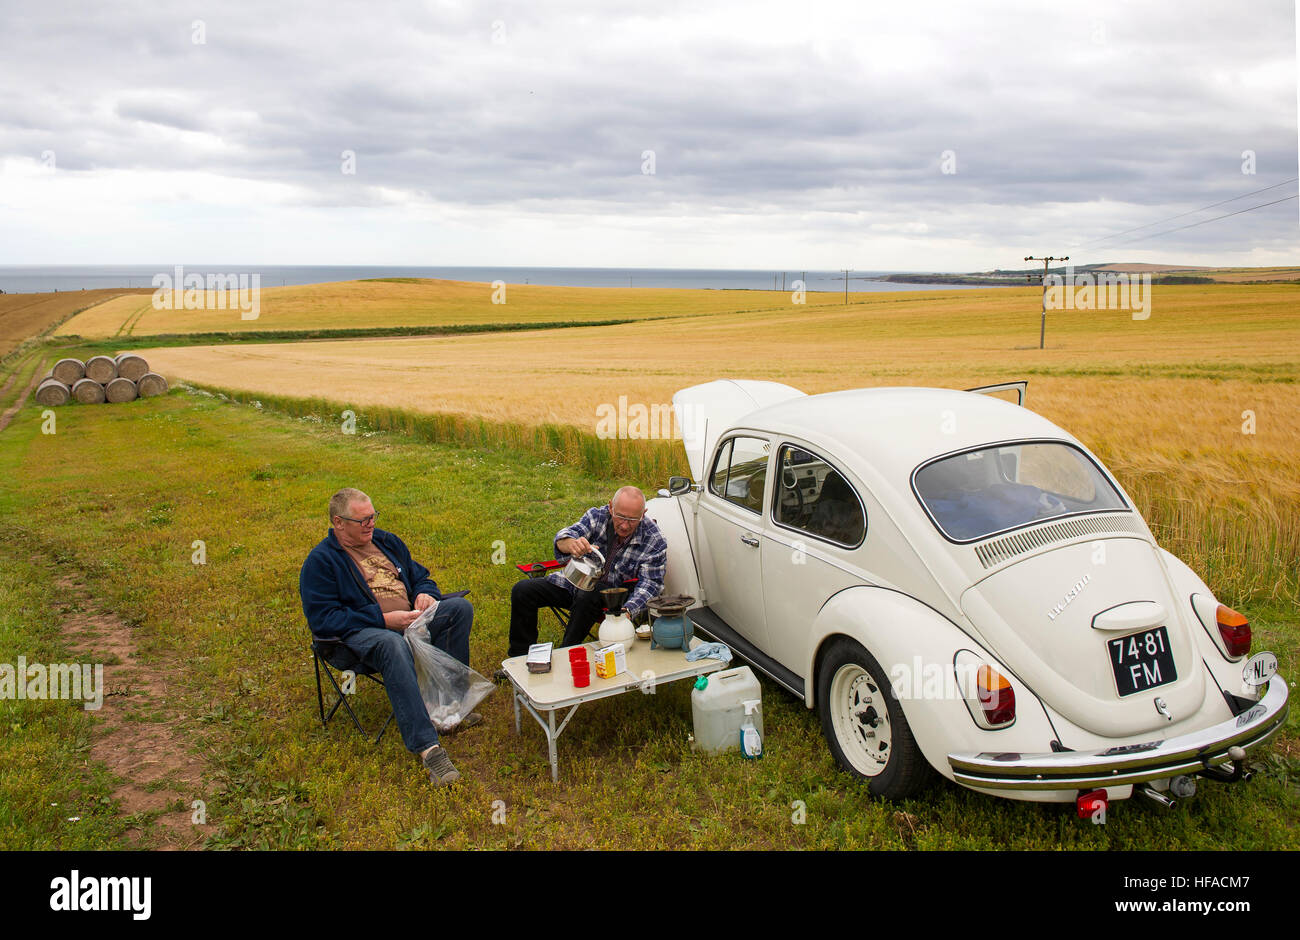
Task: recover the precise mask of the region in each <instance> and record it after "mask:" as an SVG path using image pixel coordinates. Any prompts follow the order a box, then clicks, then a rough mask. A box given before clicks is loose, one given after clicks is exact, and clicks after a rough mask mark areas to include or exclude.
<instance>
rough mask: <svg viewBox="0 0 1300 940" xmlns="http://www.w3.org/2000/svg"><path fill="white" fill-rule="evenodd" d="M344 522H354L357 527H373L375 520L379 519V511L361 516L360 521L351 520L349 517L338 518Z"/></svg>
mask: <svg viewBox="0 0 1300 940" xmlns="http://www.w3.org/2000/svg"><path fill="white" fill-rule="evenodd" d="M339 518H340V519H342V520H343V521H344V522H355V523H356V524H357V525H363V526H365V525H374V524H375V520H376V519H378V518H379V510H375V511H374V512H372V513H371V514H370V515H368V516H362V517H361V518H360V519H353V518H352V517H351V516H339Z"/></svg>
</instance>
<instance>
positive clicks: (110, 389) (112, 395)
mask: <svg viewBox="0 0 1300 940" xmlns="http://www.w3.org/2000/svg"><path fill="white" fill-rule="evenodd" d="M104 397H105V398H106V399H108V400H109V401H110V402H111V403H113V404H114V405H120V404H122V402H124V401H135V399H136V394H135V383H134V382H132V381H131V380H130V379H124V378H122V376H120V375H119V376H118V377H117V378H115V379H114V380H113V381H111V382H109V383H108V384H107V385H105V386H104Z"/></svg>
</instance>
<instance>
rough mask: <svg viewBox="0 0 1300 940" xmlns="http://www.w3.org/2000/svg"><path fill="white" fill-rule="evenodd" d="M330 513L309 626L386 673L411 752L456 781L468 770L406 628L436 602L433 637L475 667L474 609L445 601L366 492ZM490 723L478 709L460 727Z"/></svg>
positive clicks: (314, 564)
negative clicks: (443, 738)
mask: <svg viewBox="0 0 1300 940" xmlns="http://www.w3.org/2000/svg"><path fill="white" fill-rule="evenodd" d="M329 515H330V521H331V522H332V523H333V528H331V529H330V530H329V533H328V534H327V535H326V536H325V538H323V539H322V540H321V541H320V543H319V544H317V546H316V547H315V548H313V549H312V550H311V553H310V554H309V555H308V556H307V560H306V561H305V562H303V565H302V571H301V572H300V573H299V575H298V593H299V594H300V595H301V597H302V611H303V614H305V615H306V617H307V625H308V626H309V627H310V628H311V632H312V633H313V634H314V635H315V636H318V637H335V638H338V639H339V640H341V641H342V642H343V644H344V645H345V646H347V648H348V649H350V650H351V651H352V652H353V653H355V654H356V656H357V658H358V659H360V660H361V661H362V662H363V663H364V664H365V665H366V666H367V667H369V668H371V669H374V670H375V671H377V672H379V673H380V674H381V675H382V676H383V678H384V688H385V689H386V690H387V691H388V698H389V700H390V701H391V702H392V703H393V716H394V718H395V719H396V721H397V727H398V729H399V730H400V731H401V732H402V741H403V743H405V745H406V748H407V750H409V751H411V752H412V753H414V754H417V755H419V757H420V759H421V762H422V763H423V764H424V768H425V769H426V770H427V771H428V772H429V779H430V780H431V781H432V782H433V784H434V786H446V785H447V784H451V783H454V782H455V781H457V780H459V779H460V773H459V771H457V770H456V768H455V767H454V766H453V765H452V763H451V758H449V757H448V756H447V752H446V751H445V750H444V749H443V748H442V746H441V745H440V744H439V742H438V731H437V729H436V728H435V727H434V726H433V722H432V721H430V720H429V712H428V709H427V708H426V707H425V704H424V700H423V699H422V698H421V697H420V688H419V685H418V683H417V681H416V677H415V660H414V658H413V657H412V656H411V648H410V646H408V645H407V642H406V637H405V636H404V635H403V631H404V630H405V629H406V628H407V627H408V626H409V625H410V624H411V622H412V621H414V620H415V618H416V617H418V616H419V615H420V614H421V613H422V612H423V611H425V610H426V609H428V608H429V607H434V608H435V612H434V615H433V618H432V620H430V621H429V642H430V643H432V644H433V645H435V646H437V647H438V648H439V649H441V650H443V651H445V652H447V653H448V654H450V655H451V656H453V657H455V658H456V659H457V660H459V661H460V662H462V663H464V664H465V665H467V666H468V665H469V631H470V625H471V624H472V623H473V621H474V608H473V607H471V606H470V603H469V601H467V600H465V599H464V598H463V597H446V598H444V597H443V595H442V593H441V592H440V591H439V590H438V585H437V582H435V581H434V580H433V579H432V578H431V577H430V576H429V569H427V568H425V567H424V566H423V565H421V564H420V563H419V562H417V561H414V560H413V559H412V558H411V553H410V551H409V550H408V549H407V547H406V545H405V544H404V543H403V542H402V540H401V539H399V538H398V537H397V536H396V535H393V533H391V532H385V531H384V530H382V529H376V528H375V520H376V518H377V517H378V515H379V513H377V512H376V511H375V507H374V506H373V505H372V504H371V502H370V497H369V496H367V495H366V494H365V493H363V492H361V491H360V490H357V489H352V488H350V487H348V488H345V489H341V490H339V491H338V492H337V493H335V494H334V496H333V497H332V498H331V499H330V505H329ZM482 720H483V716H481V715H480V714H478V712H470V713H469V714H468V715H466V716H465V718H464V720H462V721H461V724H460V727H462V728H467V727H470V726H471V725H476V724H478V723H479V722H481V721H482Z"/></svg>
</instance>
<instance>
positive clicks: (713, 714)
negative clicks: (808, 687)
mask: <svg viewBox="0 0 1300 940" xmlns="http://www.w3.org/2000/svg"><path fill="white" fill-rule="evenodd" d="M705 678H707V679H708V680H709V684H708V685H707V686H705V687H704V688H703V689H692V690H691V717H692V718H693V719H694V722H695V740H694V742H692V744H691V747H692V748H694V749H695V750H697V751H704V752H705V753H707V754H720V753H722V752H723V751H737V750H740V729H741V727H742V726H743V725H744V723H745V702H748V701H752V700H754V699H758V700H759V705H758V707H757V708H754V709H753V714H752V716H751V718H752V720H753V722H754V727H755V728H756V729H757V730H758V734H759V736H760V738H761V737H762V734H763V705H762V697H763V691H762V687H761V686H760V685H759V684H758V678H757V677H756V676H755V675H754V673H753V671H752V670H751V669H750V668H749V667H748V666H738V667H737V668H735V669H724V670H722V671H721V672H715V673H711V674H710V675H708V676H706V677H705Z"/></svg>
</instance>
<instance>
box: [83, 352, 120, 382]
mask: <svg viewBox="0 0 1300 940" xmlns="http://www.w3.org/2000/svg"><path fill="white" fill-rule="evenodd" d="M86 378H88V379H94V380H95V381H96V382H98V383H99V384H100V385H107V384H108V383H109V382H111V381H113V380H114V379H115V378H117V363H116V362H114V361H113V360H112V359H110V358H108V357H107V356H91V357H90V358H89V359H87V360H86Z"/></svg>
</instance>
